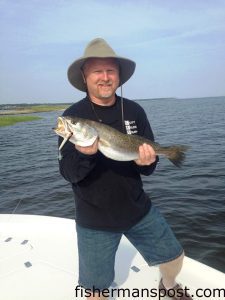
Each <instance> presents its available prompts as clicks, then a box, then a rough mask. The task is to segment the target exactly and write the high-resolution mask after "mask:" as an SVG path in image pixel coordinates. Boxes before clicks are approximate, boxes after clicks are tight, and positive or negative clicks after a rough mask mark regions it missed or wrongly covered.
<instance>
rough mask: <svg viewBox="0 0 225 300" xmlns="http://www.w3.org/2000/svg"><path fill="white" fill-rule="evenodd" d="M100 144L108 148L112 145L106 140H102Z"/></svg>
mask: <svg viewBox="0 0 225 300" xmlns="http://www.w3.org/2000/svg"><path fill="white" fill-rule="evenodd" d="M98 143H99V146H100V147H107V148H109V147H111V144H110V143H109V142H107V141H106V140H101V139H100V140H99V142H98Z"/></svg>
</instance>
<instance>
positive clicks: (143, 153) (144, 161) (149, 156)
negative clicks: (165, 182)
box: [135, 144, 156, 166]
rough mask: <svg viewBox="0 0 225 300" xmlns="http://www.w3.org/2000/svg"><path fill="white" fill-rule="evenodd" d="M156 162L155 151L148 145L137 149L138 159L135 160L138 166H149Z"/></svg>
mask: <svg viewBox="0 0 225 300" xmlns="http://www.w3.org/2000/svg"><path fill="white" fill-rule="evenodd" d="M155 160H156V153H155V150H154V149H153V148H152V147H151V146H150V145H148V144H143V145H141V146H140V147H139V158H138V159H136V160H135V162H136V164H137V165H139V166H149V165H151V164H152V163H154V162H155Z"/></svg>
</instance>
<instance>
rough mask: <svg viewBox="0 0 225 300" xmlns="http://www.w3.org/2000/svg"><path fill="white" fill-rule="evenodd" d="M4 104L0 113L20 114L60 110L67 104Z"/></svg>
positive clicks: (3, 114)
mask: <svg viewBox="0 0 225 300" xmlns="http://www.w3.org/2000/svg"><path fill="white" fill-rule="evenodd" d="M10 106H11V107H13V109H10ZM16 106H17V105H5V106H3V107H4V109H1V108H0V115H2V116H5V115H20V114H33V113H42V112H51V111H61V110H65V109H66V108H67V107H68V106H69V104H52V105H50V104H48V105H42V104H36V105H32V104H31V105H28V104H26V105H20V104H19V105H18V107H16Z"/></svg>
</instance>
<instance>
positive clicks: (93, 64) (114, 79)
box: [83, 58, 119, 103]
mask: <svg viewBox="0 0 225 300" xmlns="http://www.w3.org/2000/svg"><path fill="white" fill-rule="evenodd" d="M83 72H84V77H85V80H86V84H87V89H88V93H89V96H90V98H91V99H92V100H94V101H97V102H101V103H104V102H107V100H108V101H110V100H113V99H114V97H115V92H116V89H117V88H118V86H119V66H118V63H117V62H116V60H115V59H113V58H90V59H89V60H88V61H87V62H86V63H85V65H84V67H83Z"/></svg>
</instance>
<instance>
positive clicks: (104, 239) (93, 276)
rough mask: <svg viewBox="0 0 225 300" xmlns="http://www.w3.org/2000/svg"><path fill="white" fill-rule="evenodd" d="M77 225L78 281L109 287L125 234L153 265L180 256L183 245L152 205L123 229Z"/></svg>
mask: <svg viewBox="0 0 225 300" xmlns="http://www.w3.org/2000/svg"><path fill="white" fill-rule="evenodd" d="M76 227H77V241H78V252H79V284H80V285H81V286H83V287H84V288H86V289H92V288H93V286H94V287H95V288H98V289H100V290H102V289H106V288H108V287H109V286H110V285H111V283H112V282H113V280H114V275H115V274H114V264H115V255H116V251H117V249H118V246H119V243H120V240H121V237H122V235H123V234H124V235H125V236H126V237H127V239H128V240H129V241H130V242H131V244H133V245H134V247H135V248H136V249H137V250H138V251H139V253H140V254H141V255H142V256H143V258H144V259H145V261H146V262H147V263H148V264H149V265H151V266H153V265H159V264H162V263H165V262H168V261H171V260H174V259H175V258H177V257H179V256H180V255H181V254H182V252H183V248H182V246H181V245H180V243H179V242H178V241H177V239H176V237H175V236H174V234H173V232H172V230H171V229H170V227H169V225H168V224H167V222H166V220H165V219H164V217H163V216H162V215H161V214H160V212H159V210H158V209H157V208H156V207H154V206H152V207H151V209H150V211H149V213H148V214H147V215H146V216H144V217H143V218H142V220H141V221H139V222H138V223H137V224H136V225H134V226H133V227H132V228H130V229H129V230H127V231H124V232H109V231H101V230H94V229H89V228H84V227H82V226H80V225H78V224H77V225H76Z"/></svg>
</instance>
